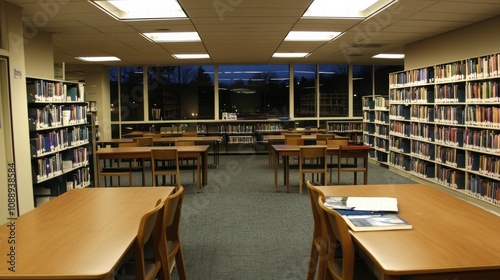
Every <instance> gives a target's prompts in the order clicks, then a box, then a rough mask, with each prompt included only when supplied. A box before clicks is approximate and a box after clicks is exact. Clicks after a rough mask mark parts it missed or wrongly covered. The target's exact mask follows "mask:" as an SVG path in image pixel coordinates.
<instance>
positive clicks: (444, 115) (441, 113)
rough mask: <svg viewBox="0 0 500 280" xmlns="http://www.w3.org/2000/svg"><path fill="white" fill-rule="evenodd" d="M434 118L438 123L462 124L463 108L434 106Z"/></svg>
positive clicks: (463, 117) (463, 118)
mask: <svg viewBox="0 0 500 280" xmlns="http://www.w3.org/2000/svg"><path fill="white" fill-rule="evenodd" d="M434 119H435V120H436V122H437V123H439V124H452V125H455V124H464V120H465V116H464V108H463V107H462V106H436V108H435V118H434Z"/></svg>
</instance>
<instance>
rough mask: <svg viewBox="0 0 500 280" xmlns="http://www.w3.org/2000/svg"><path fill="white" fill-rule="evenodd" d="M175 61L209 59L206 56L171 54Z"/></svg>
mask: <svg viewBox="0 0 500 280" xmlns="http://www.w3.org/2000/svg"><path fill="white" fill-rule="evenodd" d="M172 56H173V57H174V58H176V59H197V58H210V56H209V55H208V54H203V53H201V54H172Z"/></svg>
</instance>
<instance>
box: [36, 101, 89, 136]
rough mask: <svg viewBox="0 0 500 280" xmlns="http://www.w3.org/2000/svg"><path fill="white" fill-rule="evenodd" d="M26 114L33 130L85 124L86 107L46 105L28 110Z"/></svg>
mask: <svg viewBox="0 0 500 280" xmlns="http://www.w3.org/2000/svg"><path fill="white" fill-rule="evenodd" d="M28 113H29V116H28V118H29V123H30V129H33V130H37V129H50V128H58V127H62V126H65V125H75V124H84V123H86V122H87V106H84V105H71V106H63V105H46V106H44V107H42V108H30V109H29V111H28Z"/></svg>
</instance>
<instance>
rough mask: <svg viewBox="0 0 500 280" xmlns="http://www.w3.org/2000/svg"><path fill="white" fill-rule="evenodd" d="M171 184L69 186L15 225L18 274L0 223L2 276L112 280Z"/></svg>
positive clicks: (0, 273)
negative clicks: (147, 215)
mask: <svg viewBox="0 0 500 280" xmlns="http://www.w3.org/2000/svg"><path fill="white" fill-rule="evenodd" d="M172 191H173V188H172V187H154V188H153V187H150V188H148V187H137V188H85V189H74V190H70V191H68V192H66V193H64V194H62V195H60V196H58V197H57V198H55V199H53V200H51V201H49V202H47V203H45V204H43V205H41V206H39V207H37V208H35V209H33V210H31V211H29V212H27V213H26V214H24V215H21V216H20V217H18V218H17V220H13V221H12V222H14V223H15V231H14V233H13V236H15V242H16V243H15V272H11V271H9V270H8V268H9V264H8V263H7V260H8V259H10V257H8V256H7V254H9V252H10V246H11V244H7V238H8V237H9V235H11V231H10V229H9V227H8V224H9V223H7V224H4V225H2V226H1V227H0V258H1V260H2V265H0V279H113V274H114V270H115V269H116V268H117V265H118V264H119V262H120V260H121V259H122V257H123V255H124V254H125V253H126V252H127V251H128V249H129V248H131V245H132V244H133V242H134V239H135V237H136V236H137V231H138V229H139V221H140V219H141V217H142V216H143V215H144V214H145V213H146V212H147V211H149V210H151V209H152V208H154V206H155V204H156V201H158V199H162V200H165V198H167V197H168V195H170V193H171V192H172Z"/></svg>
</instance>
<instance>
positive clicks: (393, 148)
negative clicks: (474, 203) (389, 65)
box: [389, 54, 500, 206]
mask: <svg viewBox="0 0 500 280" xmlns="http://www.w3.org/2000/svg"><path fill="white" fill-rule="evenodd" d="M499 65H500V54H489V55H484V56H481V57H473V58H467V59H463V60H458V61H453V62H449V63H443V64H439V65H434V66H429V67H424V68H420V69H412V70H405V71H401V72H395V73H391V74H390V75H389V84H390V89H389V99H390V101H389V126H390V132H389V145H390V155H389V165H390V166H391V167H394V168H396V169H398V170H403V171H404V172H406V173H409V174H410V175H411V176H415V177H418V178H420V179H423V180H426V181H430V182H433V183H435V184H437V185H439V186H442V187H444V188H445V189H452V190H457V191H459V192H461V193H464V194H466V195H467V196H469V197H470V198H476V199H478V200H481V201H483V202H486V204H490V205H494V206H500V112H499V111H500V91H499V85H500V72H499V71H498V68H499Z"/></svg>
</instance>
